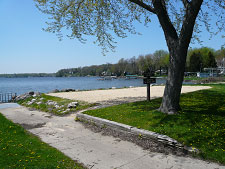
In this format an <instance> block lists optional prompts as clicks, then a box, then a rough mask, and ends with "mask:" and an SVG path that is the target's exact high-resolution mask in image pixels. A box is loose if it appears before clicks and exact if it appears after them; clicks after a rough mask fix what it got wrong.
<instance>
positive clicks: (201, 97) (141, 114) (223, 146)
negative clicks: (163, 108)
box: [85, 85, 225, 164]
mask: <svg viewBox="0 0 225 169" xmlns="http://www.w3.org/2000/svg"><path fill="white" fill-rule="evenodd" d="M211 86H212V87H213V88H212V89H209V90H201V91H197V92H192V93H187V94H182V96H181V101H180V104H181V107H182V111H181V112H179V114H177V115H166V114H163V113H161V112H157V111H156V110H155V109H156V108H158V107H159V106H160V103H161V98H159V99H154V100H152V101H151V103H149V102H146V101H142V102H136V103H129V104H122V105H118V106H112V107H107V108H103V109H97V110H90V111H87V112H85V113H86V114H89V115H92V116H96V117H100V118H104V119H108V120H112V121H116V122H119V123H124V124H128V125H131V126H135V127H138V128H142V129H146V130H150V131H154V132H157V133H161V134H165V135H168V136H170V137H172V138H174V139H176V140H178V141H179V142H181V143H183V144H185V145H188V146H193V147H196V148H198V149H199V150H200V151H201V153H200V156H201V157H202V158H204V159H208V160H213V161H217V162H220V163H222V164H225V140H224V139H225V85H211Z"/></svg>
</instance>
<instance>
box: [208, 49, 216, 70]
mask: <svg viewBox="0 0 225 169" xmlns="http://www.w3.org/2000/svg"><path fill="white" fill-rule="evenodd" d="M208 67H210V68H215V67H217V65H216V59H215V55H214V54H213V53H212V52H209V53H208Z"/></svg>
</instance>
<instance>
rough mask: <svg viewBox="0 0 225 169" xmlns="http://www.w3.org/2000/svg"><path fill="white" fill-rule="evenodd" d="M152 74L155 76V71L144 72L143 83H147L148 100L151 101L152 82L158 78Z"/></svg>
mask: <svg viewBox="0 0 225 169" xmlns="http://www.w3.org/2000/svg"><path fill="white" fill-rule="evenodd" d="M151 76H154V72H152V71H151V72H145V73H144V79H143V83H144V84H147V101H150V84H151V83H156V78H151Z"/></svg>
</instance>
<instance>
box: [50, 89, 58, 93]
mask: <svg viewBox="0 0 225 169" xmlns="http://www.w3.org/2000/svg"><path fill="white" fill-rule="evenodd" d="M58 92H60V91H59V90H58V89H55V90H52V91H50V93H58Z"/></svg>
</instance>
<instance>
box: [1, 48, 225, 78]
mask: <svg viewBox="0 0 225 169" xmlns="http://www.w3.org/2000/svg"><path fill="white" fill-rule="evenodd" d="M168 66H169V53H168V52H167V51H165V50H157V51H155V52H154V53H153V54H147V55H139V56H138V57H135V56H133V57H132V58H130V59H124V58H122V59H120V60H119V61H118V62H117V63H115V64H111V63H106V64H102V65H92V66H85V67H78V68H67V69H61V70H59V71H57V72H56V73H18V74H0V77H7V78H15V77H55V76H56V77H71V76H103V75H108V76H124V75H129V74H130V75H140V76H141V75H142V74H143V72H145V71H147V70H152V71H156V74H158V75H163V74H166V73H167V69H168ZM224 66H225V48H221V49H219V50H214V49H213V48H208V47H202V48H194V49H190V50H189V51H188V55H187V62H186V67H185V71H186V72H200V71H203V69H204V68H214V67H224Z"/></svg>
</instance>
